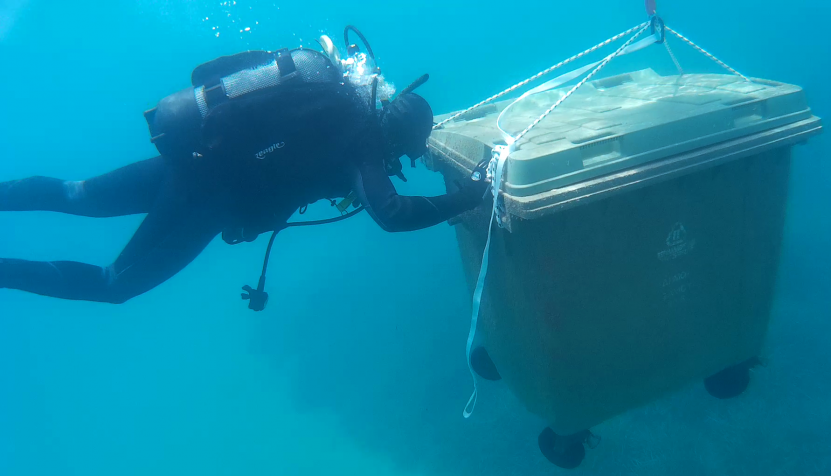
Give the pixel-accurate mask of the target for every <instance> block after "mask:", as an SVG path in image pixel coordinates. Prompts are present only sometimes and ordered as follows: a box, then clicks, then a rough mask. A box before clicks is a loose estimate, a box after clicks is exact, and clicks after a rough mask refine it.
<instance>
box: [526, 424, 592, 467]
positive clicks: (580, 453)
mask: <svg viewBox="0 0 831 476" xmlns="http://www.w3.org/2000/svg"><path fill="white" fill-rule="evenodd" d="M599 441H600V438H599V437H597V436H595V435H593V434H592V432H590V431H589V430H583V431H580V432H577V433H574V434H573V435H568V436H562V435H558V434H556V433H554V430H552V429H551V428H546V429H544V430H543V431H542V433H540V436H539V437H537V443H538V444H539V446H540V451H541V452H542V454H543V456H545V459H547V460H548V461H550V462H551V463H553V464H554V465H555V466H559V467H560V468H563V469H574V468H576V467H578V466H580V463H582V462H583V459H584V458H585V457H586V448H585V446H584V445H588V446H589V448H594V447H595V446H597V444H598V443H599Z"/></svg>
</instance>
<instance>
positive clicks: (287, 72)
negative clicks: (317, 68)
mask: <svg viewBox="0 0 831 476" xmlns="http://www.w3.org/2000/svg"><path fill="white" fill-rule="evenodd" d="M276 60H277V68H279V70H280V82H281V83H284V82H289V81H292V80H294V79H295V78H296V77H298V76H300V73H299V72H298V71H297V66H296V65H295V64H294V59H292V57H291V52H290V51H289V49H288V48H283V49H280V50H277V58H276Z"/></svg>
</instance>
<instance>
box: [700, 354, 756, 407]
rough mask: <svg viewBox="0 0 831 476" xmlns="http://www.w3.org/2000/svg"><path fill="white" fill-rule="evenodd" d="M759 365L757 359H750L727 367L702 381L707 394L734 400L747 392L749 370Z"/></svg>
mask: <svg viewBox="0 0 831 476" xmlns="http://www.w3.org/2000/svg"><path fill="white" fill-rule="evenodd" d="M756 365H759V359H757V358H755V357H754V358H752V359H749V360H746V361H744V362H742V363H740V364H736V365H733V366H731V367H727V368H726V369H724V370H722V371H721V372H719V373H717V374H715V375H711V376H709V377H707V378H706V379H704V388H705V389H706V390H707V393H709V394H710V395H712V396H714V397H716V398H718V399H722V400H724V399H728V398H735V397H738V396H739V395H741V394H742V393H744V391H745V390H747V386H748V385H750V369H751V368H753V367H755V366H756Z"/></svg>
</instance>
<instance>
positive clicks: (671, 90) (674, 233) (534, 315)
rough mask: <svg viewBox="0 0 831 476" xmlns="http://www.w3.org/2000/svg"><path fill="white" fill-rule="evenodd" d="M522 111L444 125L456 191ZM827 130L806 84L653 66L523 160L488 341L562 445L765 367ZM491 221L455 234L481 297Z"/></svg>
mask: <svg viewBox="0 0 831 476" xmlns="http://www.w3.org/2000/svg"><path fill="white" fill-rule="evenodd" d="M565 91H566V90H552V91H548V92H545V93H541V94H537V95H534V96H531V97H529V98H526V99H524V100H523V101H522V102H520V103H517V104H516V105H515V106H513V107H512V108H511V109H510V110H509V111H507V112H506V114H505V115H504V116H503V118H502V121H501V125H502V126H503V128H505V129H506V130H508V131H511V132H518V131H520V130H522V129H523V128H525V126H527V125H528V124H530V123H531V122H532V121H533V120H534V119H536V118H537V117H538V116H539V114H540V112H541V111H544V110H545V109H547V108H548V107H549V106H550V105H551V104H553V103H554V102H555V101H556V100H557V99H558V98H560V97H562V95H563V94H564V92H565ZM510 102H511V101H503V102H500V103H494V104H492V105H489V106H486V107H483V108H480V109H477V110H475V111H473V112H472V113H470V114H468V115H465V116H461V117H459V118H458V119H456V120H454V121H451V122H449V123H447V124H446V125H444V126H442V127H441V128H439V129H437V130H435V131H434V133H433V135H432V138H431V139H430V153H429V155H428V157H426V159H425V161H426V163H427V164H428V167H429V168H431V169H432V170H436V171H439V172H440V173H441V174H442V175H443V176H444V178H445V183H446V185H447V188H448V189H449V190H452V189H454V188H455V185H454V180H457V179H459V178H461V177H462V176H463V174H467V173H469V172H470V171H471V170H472V169H473V168H474V166H475V165H476V164H477V163H478V162H479V161H480V160H481V159H482V158H487V157H490V155H491V150H492V148H493V147H494V146H495V145H496V144H499V143H501V141H502V135H501V134H500V133H499V131H498V129H497V128H496V117H497V115H498V114H499V113H500V112H501V111H502V110H503V109H504V108H505V107H506V106H507V105H508V104H510ZM449 116H450V115H449V114H448V115H446V116H440V117H438V118H437V119H438V120H443V119H444V118H446V117H449ZM820 130H821V124H820V120H819V118H817V117H815V116H813V115H812V113H811V110H810V109H809V107H808V105H807V103H806V99H805V96H804V94H803V91H802V89H801V88H799V87H797V86H793V85H788V84H782V83H777V82H773V81H766V80H759V79H754V80H752V81H750V82H747V81H744V80H743V79H742V78H741V77H738V76H734V75H725V74H703V75H698V74H690V75H683V76H660V75H658V74H656V73H655V72H653V71H652V70H643V71H636V72H632V73H629V74H623V75H619V76H614V77H610V78H605V79H600V80H597V81H590V82H588V83H586V85H585V86H584V87H582V88H581V89H579V90H578V91H577V93H576V94H574V95H573V96H572V97H569V98H568V99H567V100H566V101H565V102H563V104H562V105H561V107H559V108H557V109H556V110H555V111H554V112H553V113H552V114H551V115H550V116H548V117H547V118H546V119H544V120H543V121H542V122H540V124H539V125H538V126H537V127H536V128H535V129H533V130H532V131H531V132H530V133H529V134H528V136H526V139H527V140H525V141H523V142H522V143H521V144H519V145H518V148H517V150H516V151H515V152H514V153H513V154H511V156H510V157H509V158H508V160H507V163H506V166H505V170H506V172H505V178H504V186H503V187H502V190H503V192H502V193H503V197H504V203H505V214H504V216H503V217H502V218H503V221H504V224H505V227H504V228H497V227H496V226H494V231H493V238H492V244H491V250H490V267H489V270H488V274H487V280H486V285H485V290H484V295H483V299H482V308H481V314H480V323H479V329H478V336H477V344H476V345H477V346H481V347H483V348H484V349H486V351H487V353H488V354H489V355H490V357H491V359H492V361H493V363H494V364H495V366H496V369H497V370H498V372H499V374H500V375H501V377H502V379H503V380H504V382H505V383H506V384H507V385H508V386H509V387H510V389H511V390H512V392H513V393H514V394H515V395H516V396H517V397H518V398H519V400H521V401H522V402H523V403H524V405H525V406H526V407H527V408H528V410H530V411H531V412H533V413H535V414H537V415H539V416H541V417H543V418H545V419H546V420H547V422H548V423H549V425H550V428H551V429H552V430H553V431H554V432H556V433H557V434H560V435H571V434H575V433H578V432H580V431H582V430H586V429H589V428H591V427H593V426H595V425H597V424H599V423H601V422H603V421H604V420H606V419H609V418H611V417H613V416H615V415H618V414H620V413H622V412H625V411H627V410H629V409H632V408H634V407H636V406H639V405H642V404H645V403H648V402H649V401H651V400H654V399H656V398H659V397H660V396H662V395H664V394H666V393H667V392H670V391H673V390H676V389H678V388H680V387H682V386H685V385H687V384H689V383H690V382H692V381H696V380H697V379H704V378H707V377H709V376H713V375H715V374H718V373H719V372H721V371H723V370H724V369H728V368H730V367H731V366H734V365H737V364H741V363H744V362H751V361H752V359H754V358H755V357H757V356H759V355H760V354H761V353H762V350H763V345H764V342H765V336H766V332H767V328H768V319H769V314H770V308H771V300H772V297H773V292H774V287H775V283H776V277H777V266H778V258H779V250H780V244H781V241H782V231H783V223H784V219H785V210H786V200H787V195H788V172H789V167H790V161H791V148H792V147H793V146H794V145H796V144H798V143H800V142H804V141H806V140H807V139H808V138H809V137H811V136H812V135H813V134H816V133H818V132H820ZM490 213H491V210H490V208H489V206H488V205H485V206H482V207H480V208H479V209H477V210H475V211H473V212H470V213H468V214H466V215H463V216H462V217H461V219H460V220H458V221H456V222H454V224H455V225H456V234H457V239H458V245H459V249H460V253H461V255H462V258H463V262H464V264H465V268H466V270H465V271H466V275H467V279H468V282H469V285H470V289H471V292H472V291H473V288H474V285H475V282H476V279H477V276H478V273H479V267H480V265H481V261H482V253H483V249H484V246H485V242H486V239H487V229H488V221H489V220H488V219H489V217H490Z"/></svg>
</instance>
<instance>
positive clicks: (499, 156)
mask: <svg viewBox="0 0 831 476" xmlns="http://www.w3.org/2000/svg"><path fill="white" fill-rule="evenodd" d="M511 149H512V147H511V146H504V145H498V146H496V147H494V148H493V159H492V160H491V163H490V166H489V171H488V175H492V178H491V184H492V185H493V187H492V188H491V191H492V192H493V208H492V209H491V218H490V220H489V222H488V240H487V242H486V243H485V252H484V254H483V255H482V266H481V267H480V268H479V279H478V281H477V282H476V290H475V291H474V292H473V315H472V316H471V319H470V332H469V333H468V336H467V348H466V351H465V354H466V356H467V368H468V370H470V376H471V377H473V394H472V395H471V396H470V399H469V400H468V401H467V405H465V409H464V411H463V412H462V415H464V417H465V418H469V417H470V415H472V414H473V409H474V408H475V407H476V397H477V395H478V392H479V386H478V385H477V384H476V372H474V371H473V366H472V365H471V364H470V351H471V349H472V348H473V341H474V339H475V338H476V327H477V325H478V324H479V308H480V307H481V305H482V294H483V292H484V290H485V276H487V274H488V258H489V255H490V249H491V232H492V230H493V219H494V217H497V218H498V217H499V215H497V213H496V210H497V208H498V206H499V190H500V188H501V187H502V173H503V172H504V170H505V160H506V159H507V158H508V155H510V153H511ZM499 223H500V226H501V221H499Z"/></svg>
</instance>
